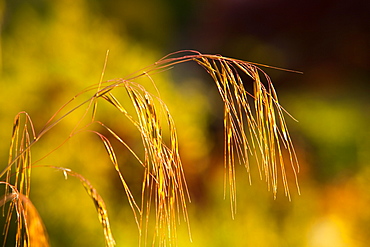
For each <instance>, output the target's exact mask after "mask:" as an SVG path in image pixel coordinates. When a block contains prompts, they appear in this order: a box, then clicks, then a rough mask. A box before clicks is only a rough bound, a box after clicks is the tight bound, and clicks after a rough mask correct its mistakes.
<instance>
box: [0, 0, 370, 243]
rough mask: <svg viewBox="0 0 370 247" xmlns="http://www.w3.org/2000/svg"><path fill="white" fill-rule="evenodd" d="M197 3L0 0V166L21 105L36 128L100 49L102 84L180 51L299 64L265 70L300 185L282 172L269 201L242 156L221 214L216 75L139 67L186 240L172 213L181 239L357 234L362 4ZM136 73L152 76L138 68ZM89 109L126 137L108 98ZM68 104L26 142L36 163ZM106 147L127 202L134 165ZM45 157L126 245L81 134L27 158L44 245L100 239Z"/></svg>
mask: <svg viewBox="0 0 370 247" xmlns="http://www.w3.org/2000/svg"><path fill="white" fill-rule="evenodd" d="M201 2H202V3H198V2H196V1H170V0H155V1H149V0H136V1H103V0H94V1H87V0H60V1H47V0H30V1H24V0H11V1H5V0H2V1H0V17H1V19H0V22H1V23H0V24H1V37H0V55H1V57H0V73H1V74H0V105H1V107H0V140H1V142H0V160H1V163H0V167H1V168H2V167H5V166H6V164H7V159H8V148H9V143H10V139H11V131H12V124H13V119H14V116H15V115H16V114H17V113H18V112H20V111H26V112H28V113H29V114H30V116H31V118H32V120H33V123H34V125H35V128H36V132H38V131H40V130H41V129H42V127H43V126H44V125H45V123H46V121H47V120H48V119H49V118H50V117H51V116H52V115H53V114H54V113H55V112H56V111H57V110H58V109H59V107H60V106H61V105H63V104H64V103H65V102H67V101H68V100H69V99H71V98H72V97H73V96H74V95H76V94H77V93H79V92H80V91H82V90H83V89H84V88H86V87H88V86H90V85H92V84H95V83H98V82H99V80H100V77H101V74H102V71H103V65H104V60H105V57H106V52H107V50H109V56H108V63H107V67H106V70H105V75H104V80H109V79H114V78H122V77H125V76H127V75H129V74H131V73H132V72H135V71H137V70H139V69H141V68H144V67H145V66H147V65H150V64H152V63H154V62H155V61H156V60H158V59H159V58H161V57H162V56H164V55H166V54H167V53H169V52H172V51H176V50H180V49H197V50H199V51H200V52H203V53H216V54H217V53H219V54H222V55H224V56H230V57H235V58H240V59H243V60H248V61H253V62H258V63H264V64H269V65H274V66H278V67H286V68H290V69H296V70H301V71H303V72H304V75H299V74H291V73H287V72H282V71H275V70H271V69H267V70H266V72H267V73H268V74H269V75H270V76H271V78H272V81H273V82H274V83H275V86H276V89H277V92H278V95H279V98H280V101H281V104H282V105H283V107H285V109H287V111H289V112H290V113H291V114H292V115H293V116H294V117H295V118H296V119H298V121H299V122H295V121H293V120H288V127H289V128H290V131H291V136H292V139H293V142H294V143H295V147H296V151H297V155H298V158H299V161H300V166H301V170H300V174H299V181H300V187H301V195H298V193H297V190H296V189H295V187H294V181H293V180H292V181H291V184H290V189H291V194H292V201H291V202H289V201H288V199H287V198H286V197H284V194H283V187H282V185H281V187H280V188H279V189H280V193H278V198H277V200H273V197H272V193H271V192H268V191H267V188H266V184H265V183H264V181H260V180H259V175H258V171H257V167H256V166H255V164H251V165H252V175H253V176H252V186H249V181H248V175H247V173H246V171H245V169H244V167H243V166H240V167H237V172H238V173H237V188H238V192H237V196H238V197H237V208H238V211H237V214H236V217H235V219H234V220H232V219H231V212H230V209H229V207H230V203H229V201H228V199H226V200H224V195H223V193H224V188H223V184H224V182H223V137H222V135H223V130H222V124H223V122H222V121H223V120H222V117H223V113H222V105H221V99H220V98H219V97H218V95H217V90H216V87H215V86H214V85H213V84H212V81H211V80H210V78H208V77H207V74H206V73H205V72H204V73H203V71H202V70H201V69H198V68H197V67H195V66H192V65H191V64H185V65H180V66H178V67H175V68H174V69H172V70H171V71H166V72H163V73H161V74H158V75H156V76H155V77H153V78H154V80H155V82H156V83H157V84H158V88H159V90H160V92H161V96H162V98H163V100H164V101H165V102H166V104H167V105H168V106H169V109H170V111H171V113H172V114H173V117H174V119H175V122H176V124H177V130H178V134H179V141H180V153H181V155H182V158H183V163H184V166H185V173H186V175H187V181H188V183H189V189H190V194H191V198H192V203H190V204H189V214H190V225H191V229H192V239H193V243H190V240H189V235H188V232H187V227H186V224H185V223H184V222H182V223H181V225H180V226H179V236H178V238H179V239H178V243H179V246H189V245H191V246H194V247H196V246H312V247H316V246H366V244H367V243H369V242H370V232H369V230H368V229H370V213H369V211H368V206H369V203H370V194H369V191H370V179H369V177H370V168H369V167H370V166H369V165H370V152H369V150H370V132H369V128H368V125H369V122H370V119H369V118H370V114H369V110H368V109H369V106H370V101H369V98H368V92H369V85H368V83H367V82H368V81H369V78H370V77H369V71H370V70H369V63H368V62H369V50H368V44H369V41H370V39H369V34H368V32H367V33H366V32H365V31H364V30H363V26H362V25H363V24H361V23H363V22H362V19H361V18H362V16H363V15H364V14H363V13H366V10H368V6H362V5H361V4H359V5H356V6H357V7H352V8H351V9H350V10H351V11H352V12H351V11H349V12H345V13H346V14H343V15H342V12H344V10H345V9H347V8H346V5H345V2H344V1H338V2H337V3H331V2H330V1H321V4H319V2H320V1H313V2H312V3H311V5H309V4H307V6H306V5H304V6H297V5H296V4H294V3H293V1H267V3H265V4H261V3H259V1H245V3H242V2H243V1H222V0H219V1H210V0H207V1H201ZM262 13H264V14H262ZM294 13H295V14H294ZM289 18H291V19H289ZM142 83H143V85H145V86H147V87H148V88H150V87H151V82H150V80H143V81H142ZM128 103H129V102H128ZM98 110H99V113H98V117H99V118H100V120H101V121H103V122H105V123H108V124H112V125H116V126H117V125H118V126H121V128H120V134H121V135H122V136H123V137H124V138H125V140H126V141H127V142H128V143H129V144H130V145H132V146H133V147H134V148H136V149H140V144H141V143H140V139H138V133H135V129H134V128H133V126H131V125H130V124H129V123H128V122H126V121H125V120H124V119H120V118H117V116H116V115H115V111H114V110H113V109H111V107H110V106H108V105H104V104H102V105H100V106H99V109H98ZM79 114H82V112H81V111H79V112H78V114H74V115H72V117H70V118H68V119H66V121H64V122H63V123H62V124H61V125H60V126H59V127H58V128H56V129H53V130H52V131H51V132H50V133H48V134H47V135H45V136H44V137H43V139H44V140H42V141H41V142H40V143H38V144H37V145H36V146H34V148H33V150H32V155H33V160H34V161H36V160H38V159H40V158H42V157H43V156H44V155H45V154H47V153H49V152H50V151H52V150H53V149H54V148H55V147H57V146H58V145H59V144H60V143H61V142H62V141H63V140H64V139H65V138H66V137H67V136H68V134H69V133H70V131H71V130H72V129H73V127H74V126H75V124H76V122H77V121H78V120H79V117H80V116H81V115H79ZM287 118H288V117H287ZM121 121H122V122H121ZM117 147H119V146H117ZM119 148H121V149H122V150H121V149H118V150H116V151H117V152H118V153H119V161H120V164H121V169H122V172H123V175H124V176H125V178H126V179H127V181H128V183H129V185H130V187H131V189H132V190H133V193H134V194H135V193H136V194H135V195H136V196H138V198H139V197H140V186H141V180H142V170H141V167H140V165H139V164H137V162H135V160H134V159H133V158H132V157H131V156H130V154H129V152H128V151H127V150H126V149H124V148H123V147H119ZM43 165H54V166H62V167H67V168H71V169H72V170H74V171H75V172H78V173H80V174H82V175H83V176H85V177H86V178H87V179H89V180H90V181H91V183H92V184H93V186H95V188H96V189H97V190H98V191H99V193H100V194H101V196H102V197H103V199H104V200H105V202H106V204H107V208H108V214H109V216H110V220H111V224H112V230H113V235H114V237H115V239H116V242H117V246H138V238H139V233H138V230H137V226H136V224H135V221H134V217H133V215H132V212H131V209H130V207H129V205H128V203H127V199H126V198H125V197H126V195H125V193H124V191H123V188H122V186H121V184H120V181H119V178H118V176H117V174H116V173H115V171H114V168H113V167H112V165H111V164H110V161H109V158H108V156H107V154H106V151H105V150H104V146H103V144H102V143H101V141H100V140H99V138H97V137H96V136H93V135H91V134H88V133H82V134H79V135H77V136H75V137H73V138H72V139H71V140H70V141H68V142H67V143H66V144H65V145H63V146H62V147H61V148H60V149H59V150H57V151H56V152H54V153H52V154H50V155H49V156H47V157H46V158H45V159H43V160H42V161H40V162H39V163H37V164H36V166H40V167H35V168H34V169H33V171H32V176H33V177H32V183H31V200H32V202H33V203H34V204H35V206H36V208H37V209H38V210H39V213H40V215H41V217H42V219H43V220H44V223H45V226H46V228H47V231H48V234H49V238H50V243H51V246H55V247H58V246H104V237H103V230H102V227H101V225H100V223H99V221H98V217H97V214H96V211H95V207H94V205H93V203H92V201H91V199H90V198H89V197H88V195H87V194H86V192H85V191H84V189H83V187H82V186H81V184H80V183H79V181H77V180H76V179H75V178H73V177H69V178H68V179H65V178H64V176H63V173H61V172H59V171H56V170H53V169H50V168H45V167H41V166H43ZM291 178H293V177H291ZM226 198H228V196H227V195H226ZM150 234H151V233H150ZM0 239H1V238H0ZM10 244H11V240H9V246H11V245H10Z"/></svg>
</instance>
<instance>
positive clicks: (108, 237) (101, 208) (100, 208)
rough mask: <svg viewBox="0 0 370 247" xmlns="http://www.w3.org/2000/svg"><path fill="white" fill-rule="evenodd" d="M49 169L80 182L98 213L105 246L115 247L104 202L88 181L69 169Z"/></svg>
mask: <svg viewBox="0 0 370 247" xmlns="http://www.w3.org/2000/svg"><path fill="white" fill-rule="evenodd" d="M51 167H53V168H55V169H57V170H61V171H62V172H63V174H64V176H65V177H66V178H67V176H68V175H69V176H73V177H76V178H77V179H78V180H80V182H81V184H82V185H83V186H84V188H85V190H86V192H87V194H88V195H89V196H90V198H91V199H92V200H93V202H94V205H95V208H96V210H97V212H98V218H99V221H100V223H101V224H102V226H103V230H104V237H105V243H106V246H108V247H114V246H115V245H116V242H115V241H114V238H113V235H112V231H111V228H110V224H109V218H108V212H107V207H106V206H105V203H104V200H103V199H102V198H101V196H100V195H99V193H98V192H97V191H96V189H95V188H94V187H93V186H92V185H91V183H90V181H89V180H87V179H86V178H84V177H83V176H82V175H81V174H78V173H76V172H74V171H72V170H71V169H68V168H63V167H56V166H51Z"/></svg>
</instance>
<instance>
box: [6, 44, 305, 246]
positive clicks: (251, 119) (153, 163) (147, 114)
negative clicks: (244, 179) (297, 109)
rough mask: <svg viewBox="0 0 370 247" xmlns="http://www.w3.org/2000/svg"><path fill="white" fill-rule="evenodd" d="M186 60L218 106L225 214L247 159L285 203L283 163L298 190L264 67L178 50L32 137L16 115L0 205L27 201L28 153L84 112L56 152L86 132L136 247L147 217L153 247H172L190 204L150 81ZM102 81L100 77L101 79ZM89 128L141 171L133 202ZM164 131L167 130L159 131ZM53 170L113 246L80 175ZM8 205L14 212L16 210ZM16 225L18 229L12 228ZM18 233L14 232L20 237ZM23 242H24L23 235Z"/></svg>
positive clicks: (72, 107) (170, 124) (168, 119)
mask: <svg viewBox="0 0 370 247" xmlns="http://www.w3.org/2000/svg"><path fill="white" fill-rule="evenodd" d="M188 61H195V62H196V63H198V64H199V65H200V66H202V67H203V68H204V69H205V70H206V71H207V72H208V74H209V75H210V76H211V77H212V79H213V80H214V82H215V84H216V87H217V89H218V91H219V93H220V96H221V98H222V100H223V102H224V131H225V133H224V135H225V141H224V145H225V152H224V159H225V160H224V164H225V166H224V167H225V191H226V186H227V184H228V186H229V191H230V201H231V212H232V215H233V216H234V214H235V211H236V183H235V164H236V163H240V164H244V166H245V167H246V169H247V171H248V172H249V171H250V166H249V157H250V156H253V157H254V158H255V159H256V160H257V164H258V170H259V173H260V177H261V179H262V178H264V179H265V180H266V182H267V185H268V189H269V190H272V192H273V195H274V197H276V195H277V189H278V183H279V181H281V183H282V184H283V188H284V191H285V194H286V196H288V197H289V199H290V192H289V186H288V178H287V175H286V164H287V163H288V164H290V167H291V169H292V171H293V174H294V179H295V183H296V186H297V188H298V191H299V187H298V183H297V173H298V171H299V167H298V161H297V157H296V154H295V151H294V147H293V143H292V141H291V138H290V135H289V132H288V129H287V125H286V122H285V119H284V112H285V110H284V109H283V108H282V107H281V105H280V104H279V101H278V98H277V94H276V92H275V89H274V87H273V85H272V82H271V80H270V78H269V77H268V76H267V74H265V73H264V72H263V71H262V70H261V69H260V68H259V67H258V66H264V65H258V64H254V63H250V62H245V61H241V60H237V59H232V58H226V57H222V56H215V55H205V54H201V53H199V52H196V51H181V52H176V53H172V54H170V55H168V56H166V57H164V58H162V59H160V60H159V61H157V62H156V63H154V64H152V65H151V66H148V67H146V68H144V69H143V70H140V71H138V72H136V73H133V74H131V75H129V76H127V77H126V78H120V79H115V80H109V81H105V82H103V81H102V80H100V82H99V83H98V84H95V85H92V86H91V87H89V88H86V89H85V90H84V91H82V92H81V93H79V94H77V95H76V96H75V97H74V98H72V99H71V100H70V101H68V102H67V103H66V104H65V105H63V106H62V107H61V108H60V109H59V110H58V111H57V112H56V113H55V114H54V115H53V116H52V117H51V118H50V120H49V121H48V122H47V123H46V125H45V126H44V128H43V129H42V130H41V131H40V132H39V133H38V134H37V135H36V134H35V131H34V128H33V125H32V122H31V120H30V118H29V116H28V115H27V114H26V113H20V114H18V115H17V117H16V119H15V122H14V130H13V136H12V141H11V148H10V155H9V163H8V165H7V166H6V167H5V168H4V170H3V171H2V172H1V173H0V177H1V178H2V177H3V176H6V180H5V181H6V182H3V183H5V184H6V191H5V195H8V196H9V197H5V199H4V201H6V200H8V201H9V200H11V201H13V200H14V199H13V198H12V199H7V198H11V197H10V196H11V195H13V194H12V193H14V191H19V192H17V194H22V195H23V194H24V195H25V197H26V198H28V195H29V190H30V178H31V177H30V175H31V167H32V166H34V165H35V163H37V162H38V161H40V160H38V161H31V147H33V146H34V144H35V143H37V142H38V141H39V140H40V139H41V137H42V136H43V135H44V134H46V133H47V132H49V131H51V130H52V129H53V128H54V127H55V126H56V125H57V124H59V123H60V122H61V121H62V120H64V119H65V118H66V117H68V116H69V115H70V114H71V113H72V112H74V111H76V110H77V109H79V108H81V107H85V111H84V113H83V114H82V116H81V118H80V119H79V121H78V122H77V123H76V126H75V128H74V129H73V130H72V132H71V133H70V135H69V136H68V137H66V139H65V141H64V142H63V143H61V145H63V144H64V143H65V142H66V141H68V140H69V139H70V138H71V137H73V136H75V135H76V134H78V133H80V132H82V131H89V132H92V133H94V134H96V135H98V136H99V138H100V139H101V140H102V142H103V144H104V147H105V148H106V150H107V153H108V156H109V158H110V160H111V162H112V164H113V166H114V169H115V170H116V171H117V173H118V175H119V177H120V179H121V181H122V185H123V187H124V190H125V193H126V196H127V198H128V202H129V205H130V207H131V208H132V211H133V213H134V216H135V219H136V223H137V225H138V228H139V232H140V240H141V241H142V239H143V240H144V243H143V244H144V245H146V244H147V242H148V240H147V237H148V231H149V229H148V228H149V226H150V222H151V218H152V215H153V214H154V221H155V229H154V234H153V245H154V243H155V242H157V243H158V244H159V246H176V239H177V237H176V227H177V224H178V222H179V221H180V218H181V216H182V218H183V219H184V221H185V222H187V224H189V223H188V222H189V221H188V214H187V201H190V197H189V193H188V188H187V185H186V180H185V175H184V170H183V165H182V163H181V158H180V154H179V150H178V138H177V134H176V128H175V123H174V120H173V118H172V116H171V114H170V112H169V110H168V108H167V106H166V104H165V103H164V102H163V101H162V99H161V98H160V94H159V92H158V89H157V88H156V86H155V82H154V80H153V79H152V77H151V76H152V75H154V74H156V73H159V72H162V71H164V70H167V69H169V68H172V67H173V66H174V65H177V64H181V63H184V62H188ZM265 67H270V66H265ZM240 73H243V74H245V75H247V76H248V77H250V78H251V79H252V80H253V92H248V91H247V90H246V88H245V86H244V83H245V82H243V81H242V76H241V75H240ZM103 74H104V72H103V73H102V76H103ZM261 76H262V77H263V78H264V80H265V82H264V83H263V82H262V81H263V80H262V81H261V78H260V77H261ZM139 77H146V78H148V79H150V81H151V82H152V83H153V85H154V87H155V90H156V92H154V93H151V92H149V91H147V90H146V89H145V88H144V87H143V86H142V85H140V84H138V83H137V82H135V80H136V79H137V78H139ZM265 84H266V85H265ZM120 90H121V91H122V90H123V91H124V92H125V93H126V94H127V95H128V97H129V99H130V101H131V104H132V105H133V108H134V112H129V111H128V110H127V109H128V108H127V107H126V104H127V102H121V100H120V99H119V97H117V95H119V94H118V92H119V91H120ZM91 91H92V92H93V95H92V96H91V97H89V98H88V99H87V100H85V101H82V103H75V100H76V99H77V98H80V97H81V96H82V95H84V94H87V93H90V92H91ZM116 92H117V94H116ZM113 93H114V94H113ZM99 99H103V100H105V101H107V102H109V103H110V104H111V105H113V107H114V108H115V109H117V110H118V112H119V113H120V114H123V115H124V116H125V117H126V118H127V119H128V120H129V121H130V122H131V123H132V124H133V125H134V126H135V127H136V129H137V130H138V132H139V133H140V136H141V142H142V145H143V147H144V154H143V155H139V154H138V153H136V152H135V150H133V149H132V148H131V147H130V146H129V145H128V144H127V143H126V142H125V140H123V139H122V138H121V137H120V136H119V135H118V134H117V133H118V132H117V131H115V130H114V129H113V128H111V127H109V126H107V125H106V124H104V123H103V122H102V121H100V120H97V114H96V113H97V109H98V108H97V106H98V100H99ZM89 112H91V115H89V114H88V113H89ZM285 113H286V112H285ZM21 116H25V118H24V120H23V122H22V123H21V121H20V119H21V118H20V117H21ZM88 116H91V117H90V118H89V117H88ZM93 124H95V125H93ZM96 124H98V126H100V128H101V127H103V128H104V129H105V130H106V131H108V133H109V134H110V137H111V138H114V139H116V140H118V141H119V142H120V143H121V144H122V145H123V146H124V147H125V148H127V149H128V150H129V151H130V152H131V154H132V155H133V156H134V157H135V158H136V160H137V161H138V163H139V164H140V165H141V166H142V167H143V169H144V170H143V181H142V194H141V198H135V197H134V196H133V194H132V193H131V191H130V188H129V186H128V184H127V183H126V181H125V179H124V174H122V173H121V171H120V164H119V163H118V160H117V158H116V151H115V149H114V148H113V146H112V144H111V142H110V139H109V137H108V136H105V135H103V134H102V132H101V131H100V132H99V131H98V130H94V129H92V128H93V126H96ZM165 129H166V130H168V131H163V130H165ZM106 131H105V132H106ZM163 133H169V136H164V134H163ZM61 145H60V146H61ZM60 146H58V147H56V148H55V149H54V150H52V152H54V151H56V150H57V149H58V148H59V147H60ZM285 153H287V154H288V155H287V157H284V156H285ZM49 154H50V153H48V154H46V155H45V156H47V155H49ZM54 168H56V167H54ZM57 169H59V170H62V171H63V172H64V173H65V175H71V176H74V177H77V178H78V179H79V180H80V181H81V182H82V184H83V186H84V187H85V189H86V190H87V192H88V194H89V196H90V197H91V198H92V199H93V201H94V203H95V206H96V208H97V211H98V215H99V220H100V222H101V223H102V225H103V229H104V235H105V239H106V245H107V246H113V245H114V239H113V236H112V234H111V230H110V227H109V220H108V214H107V211H106V207H105V204H104V201H103V199H102V198H101V197H100V196H99V194H98V193H97V191H96V190H95V189H94V188H93V187H92V186H91V184H90V182H89V181H88V180H86V179H85V178H84V177H83V176H82V175H80V174H77V173H74V172H72V171H71V170H70V169H67V168H60V167H58V168H57ZM12 173H14V174H15V177H14V179H12V177H11V174H12ZM249 179H251V177H250V176H249ZM10 190H12V192H10ZM14 205H15V206H17V204H14ZM14 208H15V209H17V207H10V209H9V211H11V210H14ZM8 215H9V213H8ZM21 223H22V222H21V221H19V222H18V224H21ZM21 225H22V224H21ZM188 227H189V225H188ZM20 232H22V231H21V230H20ZM6 233H7V232H6ZM26 233H27V231H26ZM189 233H190V228H189ZM27 234H29V233H27ZM24 238H26V239H29V235H26V237H24ZM24 238H23V239H24ZM20 239H22V238H21V237H18V235H17V240H20ZM140 244H141V242H140ZM27 246H28V245H27Z"/></svg>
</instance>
